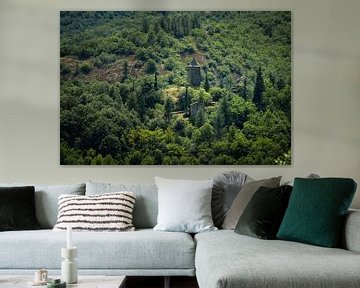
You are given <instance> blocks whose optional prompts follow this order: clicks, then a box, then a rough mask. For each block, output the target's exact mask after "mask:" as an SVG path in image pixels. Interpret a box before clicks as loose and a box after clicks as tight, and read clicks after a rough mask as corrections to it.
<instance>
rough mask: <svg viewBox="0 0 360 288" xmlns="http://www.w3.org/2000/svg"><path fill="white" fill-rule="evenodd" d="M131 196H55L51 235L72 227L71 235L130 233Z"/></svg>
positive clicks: (132, 200) (132, 204)
mask: <svg viewBox="0 0 360 288" xmlns="http://www.w3.org/2000/svg"><path fill="white" fill-rule="evenodd" d="M134 204H135V196H134V193H132V192H127V191H124V192H115V193H105V194H101V195H92V196H78V195H67V194H63V195H60V196H59V215H58V220H57V223H56V225H55V227H54V230H55V231H61V230H66V228H67V226H69V225H70V226H72V229H73V230H74V231H133V230H135V228H134V226H133V223H132V211H133V208H134Z"/></svg>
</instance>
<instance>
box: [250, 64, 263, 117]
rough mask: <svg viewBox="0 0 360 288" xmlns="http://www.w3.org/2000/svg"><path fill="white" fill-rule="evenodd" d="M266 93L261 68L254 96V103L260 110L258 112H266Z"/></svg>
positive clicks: (257, 75) (258, 72)
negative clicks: (264, 96) (264, 93)
mask: <svg viewBox="0 0 360 288" xmlns="http://www.w3.org/2000/svg"><path fill="white" fill-rule="evenodd" d="M264 91H265V85H264V79H263V75H262V71H261V67H259V69H258V71H257V74H256V82H255V90H254V96H253V102H254V104H255V105H256V107H257V108H258V110H261V111H263V110H264V108H265V107H264V99H263V92H264Z"/></svg>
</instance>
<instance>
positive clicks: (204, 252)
mask: <svg viewBox="0 0 360 288" xmlns="http://www.w3.org/2000/svg"><path fill="white" fill-rule="evenodd" d="M0 185H2V186H4V185H5V184H0ZM8 186H13V184H8ZM124 190H127V191H133V192H134V193H135V195H136V203H135V207H134V213H133V214H134V215H133V221H134V225H135V227H136V231H134V232H74V233H73V242H74V245H76V246H77V247H78V252H79V256H78V258H77V261H78V266H79V274H106V275H129V276H131V275H133V276H166V279H169V278H168V276H195V275H196V277H197V281H198V284H199V287H201V288H223V287H224V288H225V287H226V288H230V287H231V288H232V287H239V288H240V287H241V288H242V287H251V288H256V287H275V288H277V287H287V288H289V287H290V288H291V287H295V288H298V287H299V288H300V287H301V288H302V287H360V273H359V271H360V211H355V210H354V211H350V212H349V214H348V216H347V221H346V223H345V229H344V233H343V235H344V239H343V240H344V241H343V248H342V249H333V248H332V249H330V248H322V247H317V246H311V245H305V244H300V243H296V242H287V241H280V240H259V239H255V238H251V237H248V236H242V235H239V234H236V233H234V232H233V231H230V230H219V231H213V232H204V233H199V234H197V235H190V234H187V233H180V232H159V231H153V230H152V228H153V227H154V226H155V225H156V220H157V209H158V207H157V189H156V186H155V185H137V184H114V183H113V184H106V183H94V182H88V183H86V184H79V185H58V186H44V185H35V204H36V211H37V218H38V219H39V222H40V224H41V226H42V228H43V229H41V230H31V231H9V232H0V277H1V275H6V274H29V273H33V271H34V270H36V269H39V268H46V269H48V270H49V273H50V275H55V274H59V273H60V265H61V261H62V258H61V256H60V248H61V247H65V245H66V235H65V234H66V233H65V232H55V231H52V230H51V228H52V227H53V225H54V224H55V222H54V221H56V215H57V197H58V196H59V195H60V194H63V193H67V194H68V193H70V194H80V195H81V194H86V195H94V194H99V193H106V192H115V191H124ZM165 283H166V285H168V284H169V282H168V281H165Z"/></svg>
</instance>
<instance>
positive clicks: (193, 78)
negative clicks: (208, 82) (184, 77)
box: [188, 58, 202, 87]
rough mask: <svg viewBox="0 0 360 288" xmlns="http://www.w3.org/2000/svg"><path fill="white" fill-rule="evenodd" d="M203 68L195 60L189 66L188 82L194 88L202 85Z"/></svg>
mask: <svg viewBox="0 0 360 288" xmlns="http://www.w3.org/2000/svg"><path fill="white" fill-rule="evenodd" d="M200 70H201V68H200V65H199V64H198V63H197V62H196V60H195V58H193V60H192V61H191V62H190V64H189V65H188V82H189V85H190V86H192V87H196V86H199V85H200V83H201V80H202V79H201V71H200Z"/></svg>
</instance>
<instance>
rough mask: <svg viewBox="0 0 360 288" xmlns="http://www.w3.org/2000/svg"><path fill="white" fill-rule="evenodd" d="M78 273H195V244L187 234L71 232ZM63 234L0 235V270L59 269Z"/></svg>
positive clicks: (48, 232)
mask: <svg viewBox="0 0 360 288" xmlns="http://www.w3.org/2000/svg"><path fill="white" fill-rule="evenodd" d="M72 234H73V235H72V236H73V244H74V246H77V247H78V254H79V256H78V257H77V262H78V267H79V270H94V269H102V270H104V269H108V270H111V269H117V270H127V269H132V270H141V269H142V270H144V269H145V270H146V269H147V270H149V269H194V257H195V256H194V254H195V244H194V241H193V239H192V237H191V236H190V235H189V234H186V233H177V232H171V233H170V232H159V231H153V230H152V229H144V230H138V231H133V232H73V233H72ZM61 247H66V232H65V231H64V232H57V231H52V230H31V231H16V232H1V237H0V259H1V261H0V269H18V270H19V269H33V270H36V269H39V267H41V268H46V269H60V266H61V261H62V260H63V259H62V258H61V255H60V252H61Z"/></svg>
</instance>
